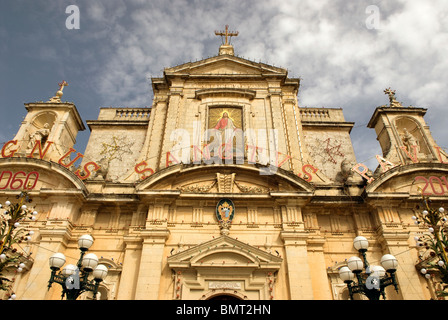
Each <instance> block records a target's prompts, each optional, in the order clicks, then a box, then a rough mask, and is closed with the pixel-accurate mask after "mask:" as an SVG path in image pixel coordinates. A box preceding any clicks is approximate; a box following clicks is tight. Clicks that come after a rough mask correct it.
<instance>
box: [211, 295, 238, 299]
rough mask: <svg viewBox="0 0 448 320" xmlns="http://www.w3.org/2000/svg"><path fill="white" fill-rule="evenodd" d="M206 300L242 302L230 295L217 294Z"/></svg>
mask: <svg viewBox="0 0 448 320" xmlns="http://www.w3.org/2000/svg"><path fill="white" fill-rule="evenodd" d="M207 300H243V299H241V298H240V297H237V296H234V295H231V294H217V295H215V296H212V297H211V298H209V299H207Z"/></svg>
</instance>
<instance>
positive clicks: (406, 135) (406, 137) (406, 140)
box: [401, 128, 419, 152]
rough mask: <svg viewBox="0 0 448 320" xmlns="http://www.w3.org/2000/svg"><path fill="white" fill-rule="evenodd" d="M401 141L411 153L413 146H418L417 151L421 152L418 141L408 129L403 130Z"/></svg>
mask: <svg viewBox="0 0 448 320" xmlns="http://www.w3.org/2000/svg"><path fill="white" fill-rule="evenodd" d="M401 140H402V141H403V144H404V145H405V146H406V147H407V149H408V151H409V152H411V151H412V150H413V148H414V147H413V146H417V151H419V143H418V140H417V139H416V138H415V137H414V136H413V135H412V134H411V133H410V132H409V131H408V129H406V128H404V129H403V134H402V135H401Z"/></svg>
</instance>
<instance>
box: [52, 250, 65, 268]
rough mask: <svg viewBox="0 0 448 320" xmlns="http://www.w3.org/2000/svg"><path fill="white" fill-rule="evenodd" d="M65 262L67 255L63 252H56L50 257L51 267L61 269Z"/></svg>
mask: <svg viewBox="0 0 448 320" xmlns="http://www.w3.org/2000/svg"><path fill="white" fill-rule="evenodd" d="M64 263H65V256H64V255H63V254H62V253H59V252H58V253H55V254H54V255H52V256H51V257H50V268H51V269H55V270H59V269H60V268H61V267H62V266H63V265H64Z"/></svg>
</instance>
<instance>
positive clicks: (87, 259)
mask: <svg viewBox="0 0 448 320" xmlns="http://www.w3.org/2000/svg"><path fill="white" fill-rule="evenodd" d="M97 265H98V257H97V256H96V254H94V253H88V254H86V255H85V256H84V258H83V259H82V267H83V268H84V270H86V271H87V272H90V271H92V270H94V269H95V268H96V266H97Z"/></svg>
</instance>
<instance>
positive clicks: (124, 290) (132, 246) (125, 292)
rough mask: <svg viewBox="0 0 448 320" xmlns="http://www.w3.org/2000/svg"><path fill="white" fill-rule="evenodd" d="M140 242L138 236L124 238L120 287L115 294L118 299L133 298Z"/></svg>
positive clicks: (139, 255)
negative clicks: (124, 245)
mask: <svg viewBox="0 0 448 320" xmlns="http://www.w3.org/2000/svg"><path fill="white" fill-rule="evenodd" d="M142 242H143V240H142V238H140V237H139V236H128V237H125V238H124V243H125V244H126V248H125V250H124V259H123V269H122V271H121V279H120V287H119V289H118V294H117V299H118V300H134V299H135V293H136V283H137V276H138V273H139V266H140V258H141V253H142Z"/></svg>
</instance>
